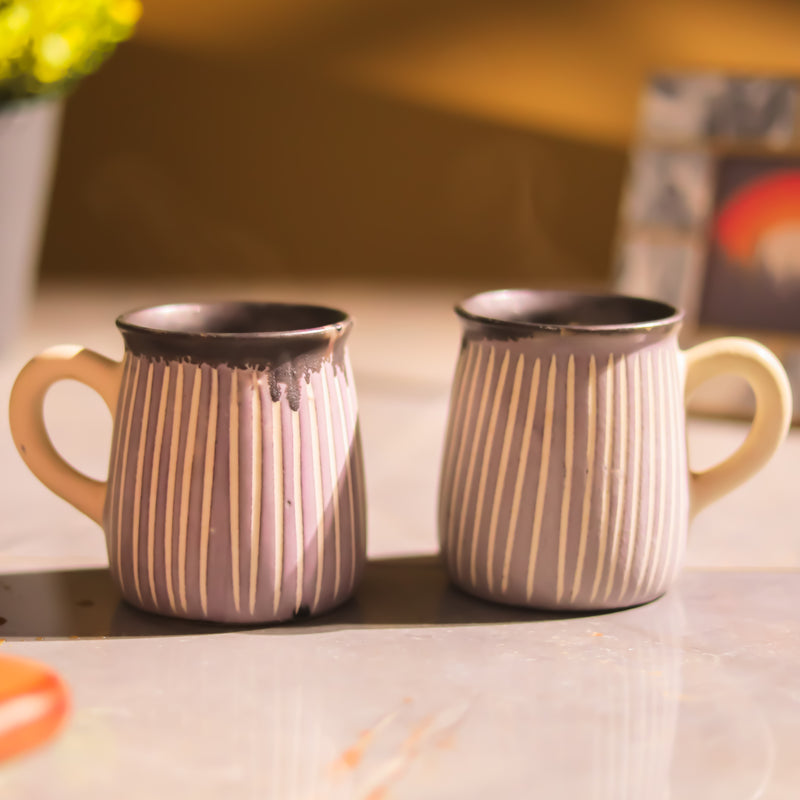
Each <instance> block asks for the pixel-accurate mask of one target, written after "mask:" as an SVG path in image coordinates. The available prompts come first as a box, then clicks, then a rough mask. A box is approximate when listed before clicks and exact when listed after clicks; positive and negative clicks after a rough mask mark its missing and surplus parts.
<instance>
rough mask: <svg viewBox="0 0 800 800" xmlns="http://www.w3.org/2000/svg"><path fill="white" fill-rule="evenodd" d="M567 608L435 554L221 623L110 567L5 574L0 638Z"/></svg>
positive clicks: (467, 620)
mask: <svg viewBox="0 0 800 800" xmlns="http://www.w3.org/2000/svg"><path fill="white" fill-rule="evenodd" d="M576 616H578V617H580V616H589V614H588V613H577V614H563V613H552V612H543V611H533V610H529V609H522V608H514V607H511V606H503V605H497V604H494V603H488V602H485V601H483V600H477V599H475V598H473V597H471V596H469V595H467V594H464V593H463V592H461V591H459V590H458V589H456V588H455V587H454V586H453V585H452V584H451V583H450V581H449V580H448V578H447V574H446V573H445V571H444V568H443V567H442V565H441V563H440V561H439V559H438V558H437V557H435V556H410V557H402V558H381V559H375V560H372V561H370V562H369V563H368V564H367V567H366V570H365V574H364V578H363V581H362V583H361V586H360V587H359V590H358V592H357V594H356V596H355V597H354V598H353V599H352V600H350V601H349V602H348V603H345V604H344V605H343V606H341V607H340V608H338V609H335V610H334V611H332V612H330V613H328V614H325V615H323V616H320V617H313V618H309V619H303V620H295V621H294V622H290V623H284V624H281V625H269V626H257V627H256V626H242V625H219V624H214V623H204V622H194V621H191V620H182V619H172V618H169V617H161V616H157V615H154V614H148V613H146V612H143V611H139V610H137V609H135V608H133V607H132V606H130V605H128V604H127V603H126V602H124V601H123V599H122V597H121V595H120V592H119V590H118V589H117V587H116V586H115V585H114V583H113V581H112V579H111V574H110V573H109V571H108V570H106V569H80V570H65V571H48V572H30V573H19V574H9V575H0V619H2V620H3V622H2V624H0V639H36V638H55V639H66V638H82V637H90V638H91V637H114V638H116V637H136V636H190V635H200V634H221V633H227V632H233V631H247V632H249V633H260V634H268V635H276V634H295V635H296V634H308V633H310V632H313V631H318V632H322V631H332V630H341V629H345V628H357V627H367V628H384V627H416V626H426V625H482V624H494V623H520V622H541V621H546V620H554V619H564V618H566V617H576Z"/></svg>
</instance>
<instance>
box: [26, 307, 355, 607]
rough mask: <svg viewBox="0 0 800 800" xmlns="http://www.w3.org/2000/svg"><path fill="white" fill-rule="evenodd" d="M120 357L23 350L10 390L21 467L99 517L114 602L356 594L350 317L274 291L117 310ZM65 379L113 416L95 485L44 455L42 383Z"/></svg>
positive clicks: (289, 602)
mask: <svg viewBox="0 0 800 800" xmlns="http://www.w3.org/2000/svg"><path fill="white" fill-rule="evenodd" d="M117 326H118V328H119V329H120V331H121V333H122V337H123V339H124V342H125V356H124V359H123V361H122V363H118V362H116V361H112V360H110V359H108V358H105V357H103V356H101V355H98V354H97V353H94V352H92V351H90V350H86V349H83V348H81V347H73V346H61V347H55V348H52V349H50V350H47V351H46V352H44V353H42V354H41V355H39V356H37V357H36V358H34V359H33V360H32V361H31V362H29V363H28V364H27V365H26V366H25V367H24V368H23V370H22V371H21V372H20V374H19V377H18V378H17V381H16V383H15V385H14V388H13V390H12V393H11V401H10V421H11V432H12V435H13V437H14V442H15V443H16V445H17V448H18V450H19V452H20V454H21V455H22V458H23V459H24V460H25V462H26V463H27V465H28V466H29V467H30V469H31V470H32V471H33V473H34V474H35V475H36V476H37V477H38V478H39V479H40V480H41V481H42V482H43V483H44V484H45V485H46V486H48V487H49V488H50V489H52V490H53V491H54V492H56V494H58V495H60V496H61V497H63V498H65V499H66V500H68V501H69V502H70V503H72V504H73V505H74V506H76V507H77V508H78V509H79V510H81V511H83V512H84V513H85V514H87V515H88V516H89V517H91V518H92V519H93V520H94V521H95V522H97V523H99V524H100V525H101V526H102V527H103V529H104V531H105V534H106V543H107V547H108V556H109V564H110V567H111V571H112V573H113V576H114V579H115V581H116V582H117V584H118V585H119V588H120V589H121V591H122V594H123V596H124V597H125V599H126V600H128V602H130V603H132V604H133V605H135V606H138V607H140V608H143V609H145V610H147V611H151V612H156V613H159V614H166V615H170V616H177V617H188V618H193V619H203V620H213V621H218V622H241V623H255V622H274V621H281V620H287V619H290V618H292V617H296V616H303V615H305V614H317V613H321V612H323V611H326V610H328V609H330V608H332V607H334V606H336V605H339V604H340V603H342V602H344V601H345V600H346V599H347V598H348V597H350V595H351V594H352V593H353V590H354V588H355V586H356V584H357V583H358V580H359V578H360V575H361V572H362V568H363V565H364V561H365V550H366V533H365V528H366V514H365V499H364V479H363V467H362V457H361V444H360V438H359V430H358V415H357V406H356V395H355V391H354V386H353V379H352V372H351V370H350V365H349V359H348V354H347V349H346V346H345V342H346V339H347V337H348V334H349V333H350V329H351V326H352V323H351V320H350V318H349V317H348V316H347V314H345V313H343V312H341V311H337V310H334V309H330V308H323V307H319V306H308V305H288V304H286V305H284V304H275V303H208V304H177V305H165V306H157V307H154V308H147V309H142V310H139V311H133V312H130V313H127V314H123V315H122V316H121V317H120V318H119V319H118V320H117ZM65 378H72V379H75V380H78V381H81V382H83V383H85V384H87V385H88V386H90V387H91V388H93V389H95V390H96V391H97V392H99V394H100V395H101V396H102V397H103V399H104V400H105V402H106V405H107V406H108V407H109V409H110V411H111V413H112V415H113V417H114V427H113V434H112V446H111V458H110V463H109V471H108V482H107V483H104V482H98V481H95V480H92V479H90V478H88V477H86V476H85V475H82V474H81V473H79V472H77V471H76V470H75V469H74V468H72V467H71V466H70V465H69V464H67V463H66V462H65V461H64V460H63V459H62V458H61V457H60V456H59V455H58V454H57V453H56V451H55V449H54V448H53V445H52V443H51V442H50V439H49V438H48V435H47V432H46V431H45V426H44V419H43V402H44V396H45V393H46V391H47V389H48V388H49V387H50V385H51V384H53V383H54V382H55V381H58V380H62V379H65Z"/></svg>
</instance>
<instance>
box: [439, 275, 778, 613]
mask: <svg viewBox="0 0 800 800" xmlns="http://www.w3.org/2000/svg"><path fill="white" fill-rule="evenodd" d="M456 312H457V314H458V316H459V317H460V319H461V323H462V326H463V339H462V344H461V352H460V357H459V360H458V364H457V368H456V375H455V381H454V385H453V391H452V397H451V403H450V415H449V427H448V432H447V436H446V441H445V449H444V459H443V466H442V473H441V483H440V495H439V539H440V545H441V549H442V553H443V556H444V559H445V562H446V565H447V568H448V571H449V573H450V576H451V578H452V579H453V581H454V582H455V583H456V584H457V585H459V586H460V587H461V588H463V589H465V590H466V591H468V592H471V593H473V594H476V595H478V596H480V597H484V598H487V599H491V600H495V601H499V602H505V603H511V604H517V605H525V606H533V607H538V608H547V609H574V610H590V609H604V608H619V607H625V606H631V605H635V604H638V603H643V602H646V601H648V600H652V599H654V598H656V597H658V596H659V595H661V594H662V593H663V592H664V591H665V590H666V589H667V587H668V586H669V585H670V583H671V582H672V581H673V580H674V578H675V576H676V574H677V572H678V570H679V569H680V566H681V564H682V561H683V555H684V549H685V542H686V533H687V527H688V523H689V519H690V517H691V516H693V515H694V514H696V513H697V512H698V511H700V509H702V508H703V507H705V506H706V505H708V504H709V503H711V502H712V501H714V500H716V499H718V498H719V497H721V496H722V495H724V494H726V493H727V492H729V491H731V489H733V488H734V487H735V486H737V485H738V484H740V483H742V482H743V481H744V480H745V479H746V478H748V477H750V476H751V475H752V474H753V473H755V472H756V471H757V470H759V469H760V468H761V467H762V466H763V465H764V464H765V463H766V462H767V461H768V460H769V458H770V457H771V456H772V455H773V453H774V452H775V450H776V448H777V447H778V446H779V444H780V443H781V441H782V440H783V439H784V437H785V436H786V433H787V430H788V427H789V422H790V417H791V394H790V389H789V384H788V379H787V377H786V373H785V371H784V369H783V367H782V366H781V364H780V362H779V361H778V359H777V358H776V357H775V356H774V355H773V354H772V353H771V352H770V351H769V350H767V349H766V348H764V347H763V346H761V345H760V344H757V343H756V342H753V341H750V340H748V339H741V338H726V339H717V340H713V341H710V342H706V343H704V344H701V345H698V346H696V347H694V348H692V349H690V350H688V351H686V352H682V351H681V350H680V349H679V347H678V331H679V329H680V326H681V320H682V314H681V312H679V311H677V310H676V309H674V308H672V307H671V306H669V305H666V304H664V303H660V302H656V301H654V300H644V299H637V298H630V297H622V296H615V295H588V294H581V293H574V292H552V291H547V292H537V291H528V290H503V291H494V292H487V293H484V294H479V295H476V296H474V297H471V298H469V299H468V300H466V301H464V302H463V303H462V304H461V305H460V306H458V307H457V308H456ZM723 373H726V374H728V373H730V374H734V375H739V376H741V377H743V378H745V379H746V380H747V381H748V382H749V384H750V386H751V387H752V389H753V391H754V393H755V396H756V412H755V417H754V420H753V424H752V428H751V430H750V433H749V435H748V437H747V439H746V441H745V442H744V444H743V445H742V446H741V447H740V448H739V450H738V451H737V452H735V453H734V454H733V455H732V456H731V457H730V458H728V459H727V460H725V461H723V462H722V463H721V464H719V465H717V466H715V467H713V468H712V469H709V470H707V471H704V472H692V471H690V470H689V469H688V466H687V455H686V438H685V416H686V414H685V402H684V398H685V397H686V396H688V395H689V394H690V393H691V392H692V391H693V390H694V389H695V388H696V387H697V386H698V385H699V384H701V383H702V382H703V381H705V380H707V379H709V378H711V377H713V376H715V375H719V374H723Z"/></svg>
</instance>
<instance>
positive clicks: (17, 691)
mask: <svg viewBox="0 0 800 800" xmlns="http://www.w3.org/2000/svg"><path fill="white" fill-rule="evenodd" d="M68 711H69V694H68V692H67V688H66V686H65V685H64V683H63V681H62V680H61V678H59V677H58V675H57V674H56V673H55V672H53V670H51V669H49V668H48V667H46V666H44V665H42V664H39V663H37V662H35V661H28V660H26V659H21V658H10V657H8V656H0V762H2V761H5V760H6V759H9V758H11V757H12V756H16V755H19V754H20V753H23V752H25V751H26V750H31V749H32V748H34V747H38V746H39V745H41V744H43V743H44V742H46V741H47V740H48V739H50V738H51V737H52V736H53V735H54V734H55V733H56V732H57V731H58V729H59V728H60V727H61V725H62V723H63V722H64V720H65V718H66V716H67V713H68Z"/></svg>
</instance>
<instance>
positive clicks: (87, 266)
mask: <svg viewBox="0 0 800 800" xmlns="http://www.w3.org/2000/svg"><path fill="white" fill-rule="evenodd" d="M799 30H800V3H797V2H796V1H795V0H748V1H747V2H745V1H744V0H704V2H702V3H700V2H695V1H694V0H691V1H690V0H674V1H673V2H667V0H639V2H632V1H631V2H628V0H607V1H606V2H600V1H599V0H598V1H597V2H588V0H560V2H538V0H526V1H525V2H522V1H517V2H512V0H481V2H476V0H304V1H303V2H301V1H300V0H226V2H225V3H217V2H210V0H202V2H201V0H192V1H191V2H190V1H189V0H150V2H147V0H145V13H144V17H143V19H142V22H141V24H140V28H139V32H138V34H137V37H136V39H135V40H134V41H132V42H129V43H127V44H126V45H124V46H123V47H121V48H120V50H119V51H118V52H117V53H116V54H115V56H114V57H113V58H112V59H111V60H110V61H109V62H108V64H106V66H105V67H104V68H103V69H102V71H101V72H100V73H99V74H97V75H96V76H94V77H93V78H91V79H89V80H87V81H85V82H84V84H83V85H82V86H81V87H80V88H79V90H78V91H77V92H76V93H75V94H74V95H73V96H72V98H71V99H70V101H69V105H68V110H67V115H66V120H65V129H64V135H63V140H62V151H61V156H60V162H59V170H58V175H57V180H56V186H55V191H54V198H53V206H52V211H51V218H50V224H49V229H48V234H47V239H46V243H45V249H44V253H43V260H42V270H43V274H44V275H45V276H56V275H58V276H63V275H67V274H69V275H83V276H85V275H103V276H106V277H120V278H130V277H132V276H142V275H145V276H150V277H152V278H153V279H154V280H157V279H159V278H165V277H167V278H172V277H174V276H176V275H188V274H192V275H195V274H201V275H205V276H214V275H216V276H226V275H238V276H250V275H253V276H262V277H263V276H269V275H276V276H279V277H287V276H290V275H295V274H303V275H305V274H320V275H322V274H326V275H330V274H332V273H333V274H338V273H341V274H346V275H349V276H372V277H387V278H398V277H404V276H408V277H421V278H425V279H431V280H445V279H448V278H453V277H464V278H472V277H475V276H486V275H489V276H491V277H492V279H493V280H496V281H497V282H503V283H510V282H515V283H520V284H521V283H535V282H537V281H542V280H558V281H563V282H566V281H569V280H572V279H581V280H582V279H585V278H597V277H600V278H602V277H603V276H605V275H607V274H608V270H609V264H610V255H611V250H612V241H613V233H614V223H615V218H616V212H617V204H618V198H619V187H620V183H621V180H622V177H623V174H624V169H625V155H626V147H627V144H628V141H629V138H630V136H631V133H632V130H633V128H634V122H635V114H636V102H637V93H638V91H639V88H640V85H641V81H642V79H643V77H644V76H645V75H646V74H647V72H648V70H650V69H653V68H659V67H662V66H676V67H689V68H691V67H701V68H702V67H724V68H727V69H733V70H745V71H753V70H754V71H770V70H776V71H786V70H788V71H792V72H800V46H798V35H797V32H798V31H799Z"/></svg>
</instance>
